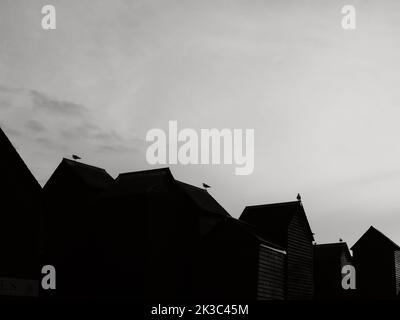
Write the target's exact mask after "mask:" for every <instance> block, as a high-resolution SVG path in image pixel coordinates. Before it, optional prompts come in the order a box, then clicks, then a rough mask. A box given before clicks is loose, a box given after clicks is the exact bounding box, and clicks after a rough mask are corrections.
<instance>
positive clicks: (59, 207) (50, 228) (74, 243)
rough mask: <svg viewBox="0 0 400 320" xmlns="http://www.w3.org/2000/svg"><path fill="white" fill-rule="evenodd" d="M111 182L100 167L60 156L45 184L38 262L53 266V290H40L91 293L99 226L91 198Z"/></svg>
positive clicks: (58, 292)
mask: <svg viewBox="0 0 400 320" xmlns="http://www.w3.org/2000/svg"><path fill="white" fill-rule="evenodd" d="M112 182H113V178H112V177H111V176H110V175H109V174H108V173H107V172H106V171H105V170H104V169H101V168H98V167H94V166H90V165H87V164H84V163H81V162H78V161H73V160H68V159H63V160H62V161H61V163H60V164H59V165H58V167H57V168H56V170H55V171H54V173H53V174H52V175H51V177H50V178H49V180H48V181H47V183H46V184H45V186H44V188H43V194H44V199H45V217H44V234H43V238H44V255H43V257H42V261H43V262H42V263H43V264H50V265H54V267H55V268H56V272H57V290H55V291H50V292H43V293H44V294H50V295H51V296H53V295H57V296H58V297H60V296H76V297H79V296H80V295H81V296H87V295H91V294H92V283H91V282H90V279H91V274H92V273H93V272H95V270H93V268H95V266H94V265H93V263H92V260H93V259H95V258H96V244H95V242H94V234H95V232H97V229H98V228H99V225H98V221H97V219H96V217H95V213H94V212H93V203H92V202H93V200H94V199H95V197H96V196H97V195H98V194H99V193H100V192H101V191H103V190H104V189H105V188H106V187H107V186H109V185H110V183H112Z"/></svg>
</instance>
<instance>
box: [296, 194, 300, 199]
mask: <svg viewBox="0 0 400 320" xmlns="http://www.w3.org/2000/svg"><path fill="white" fill-rule="evenodd" d="M296 199H297V200H298V201H301V195H300V193H298V194H297V197H296Z"/></svg>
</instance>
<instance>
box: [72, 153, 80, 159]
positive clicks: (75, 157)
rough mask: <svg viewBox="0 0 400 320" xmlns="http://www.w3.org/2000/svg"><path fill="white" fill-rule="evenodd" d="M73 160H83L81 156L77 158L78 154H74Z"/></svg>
mask: <svg viewBox="0 0 400 320" xmlns="http://www.w3.org/2000/svg"><path fill="white" fill-rule="evenodd" d="M72 159H74V160H80V159H82V158H81V157H79V156H77V155H76V154H73V155H72Z"/></svg>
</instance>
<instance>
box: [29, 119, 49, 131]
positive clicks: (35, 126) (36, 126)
mask: <svg viewBox="0 0 400 320" xmlns="http://www.w3.org/2000/svg"><path fill="white" fill-rule="evenodd" d="M25 126H26V127H27V128H28V129H29V130H31V131H33V132H44V131H46V128H45V126H44V125H43V124H41V123H40V122H39V121H36V120H29V121H27V122H26V125H25Z"/></svg>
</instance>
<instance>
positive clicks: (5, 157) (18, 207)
mask: <svg viewBox="0 0 400 320" xmlns="http://www.w3.org/2000/svg"><path fill="white" fill-rule="evenodd" d="M0 166H1V168H2V181H1V183H0V194H1V209H0V225H1V232H0V255H1V262H0V296H37V295H38V278H39V275H40V269H39V264H38V248H39V243H38V232H39V216H40V210H41V202H40V195H41V187H40V185H39V184H38V182H37V181H36V179H35V178H34V176H33V175H32V173H31V172H30V171H29V169H28V167H27V166H26V165H25V163H24V161H23V160H22V158H21V157H20V156H19V154H18V152H17V151H16V150H15V148H14V147H13V145H12V143H11V142H10V140H9V139H8V138H7V136H6V135H5V134H4V132H3V131H2V130H1V129H0Z"/></svg>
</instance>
